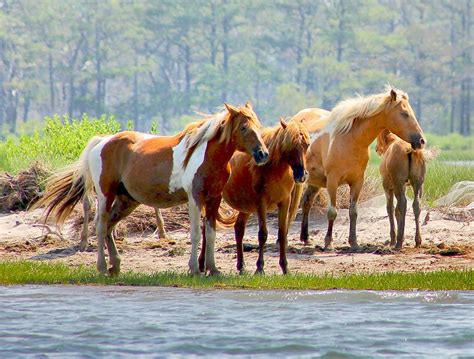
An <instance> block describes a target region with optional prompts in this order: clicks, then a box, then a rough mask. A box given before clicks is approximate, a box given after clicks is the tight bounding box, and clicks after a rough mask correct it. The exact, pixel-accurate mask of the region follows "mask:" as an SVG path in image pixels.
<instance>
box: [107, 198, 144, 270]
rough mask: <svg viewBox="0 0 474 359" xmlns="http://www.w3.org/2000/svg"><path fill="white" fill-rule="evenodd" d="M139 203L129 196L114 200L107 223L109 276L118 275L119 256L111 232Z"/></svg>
mask: <svg viewBox="0 0 474 359" xmlns="http://www.w3.org/2000/svg"><path fill="white" fill-rule="evenodd" d="M138 205H139V203H138V202H137V201H135V200H134V199H132V198H131V197H130V196H126V195H120V196H117V197H116V198H115V201H114V204H113V206H112V210H111V212H110V216H109V222H108V225H107V237H106V238H105V239H106V242H107V251H108V252H109V262H110V264H111V267H110V268H109V275H111V276H114V275H118V274H119V273H120V262H121V259H120V255H119V253H118V250H117V246H116V244H115V240H114V237H113V234H112V233H113V230H114V228H115V226H116V225H117V223H118V222H120V221H121V220H122V219H124V218H125V217H127V216H128V215H129V214H130V213H132V212H133V210H134V209H135V208H137V207H138Z"/></svg>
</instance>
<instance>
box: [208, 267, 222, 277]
mask: <svg viewBox="0 0 474 359" xmlns="http://www.w3.org/2000/svg"><path fill="white" fill-rule="evenodd" d="M221 274H222V273H221V271H220V270H219V269H217V268H214V269H211V270H209V275H210V276H215V275H221Z"/></svg>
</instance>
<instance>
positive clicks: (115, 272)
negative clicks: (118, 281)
mask: <svg viewBox="0 0 474 359" xmlns="http://www.w3.org/2000/svg"><path fill="white" fill-rule="evenodd" d="M108 272H109V276H110V277H117V276H118V275H119V274H120V267H119V266H112V267H110V268H109V270H108Z"/></svg>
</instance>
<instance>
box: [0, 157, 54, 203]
mask: <svg viewBox="0 0 474 359" xmlns="http://www.w3.org/2000/svg"><path fill="white" fill-rule="evenodd" d="M49 174H50V172H49V171H48V170H46V168H44V167H43V166H41V165H40V164H39V163H34V164H33V165H32V166H31V167H30V168H29V169H27V170H25V171H21V172H20V173H18V174H17V175H10V174H9V173H2V174H0V212H10V211H19V210H25V209H27V208H28V207H29V206H30V205H31V204H33V203H34V202H35V201H36V200H38V199H39V198H40V196H41V193H42V189H41V186H40V185H41V183H42V181H43V180H44V179H45V178H46V177H47V176H48V175H49Z"/></svg>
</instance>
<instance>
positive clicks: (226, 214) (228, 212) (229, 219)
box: [217, 202, 239, 228]
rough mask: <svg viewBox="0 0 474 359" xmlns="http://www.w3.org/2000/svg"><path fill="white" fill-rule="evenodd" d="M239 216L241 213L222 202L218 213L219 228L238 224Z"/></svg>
mask: <svg viewBox="0 0 474 359" xmlns="http://www.w3.org/2000/svg"><path fill="white" fill-rule="evenodd" d="M238 216H239V211H237V210H235V209H233V208H231V207H230V206H229V205H226V204H225V203H224V202H221V205H220V206H219V210H218V211H217V222H218V223H219V226H221V227H223V228H230V227H232V226H233V225H234V224H235V222H237V217H238Z"/></svg>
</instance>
